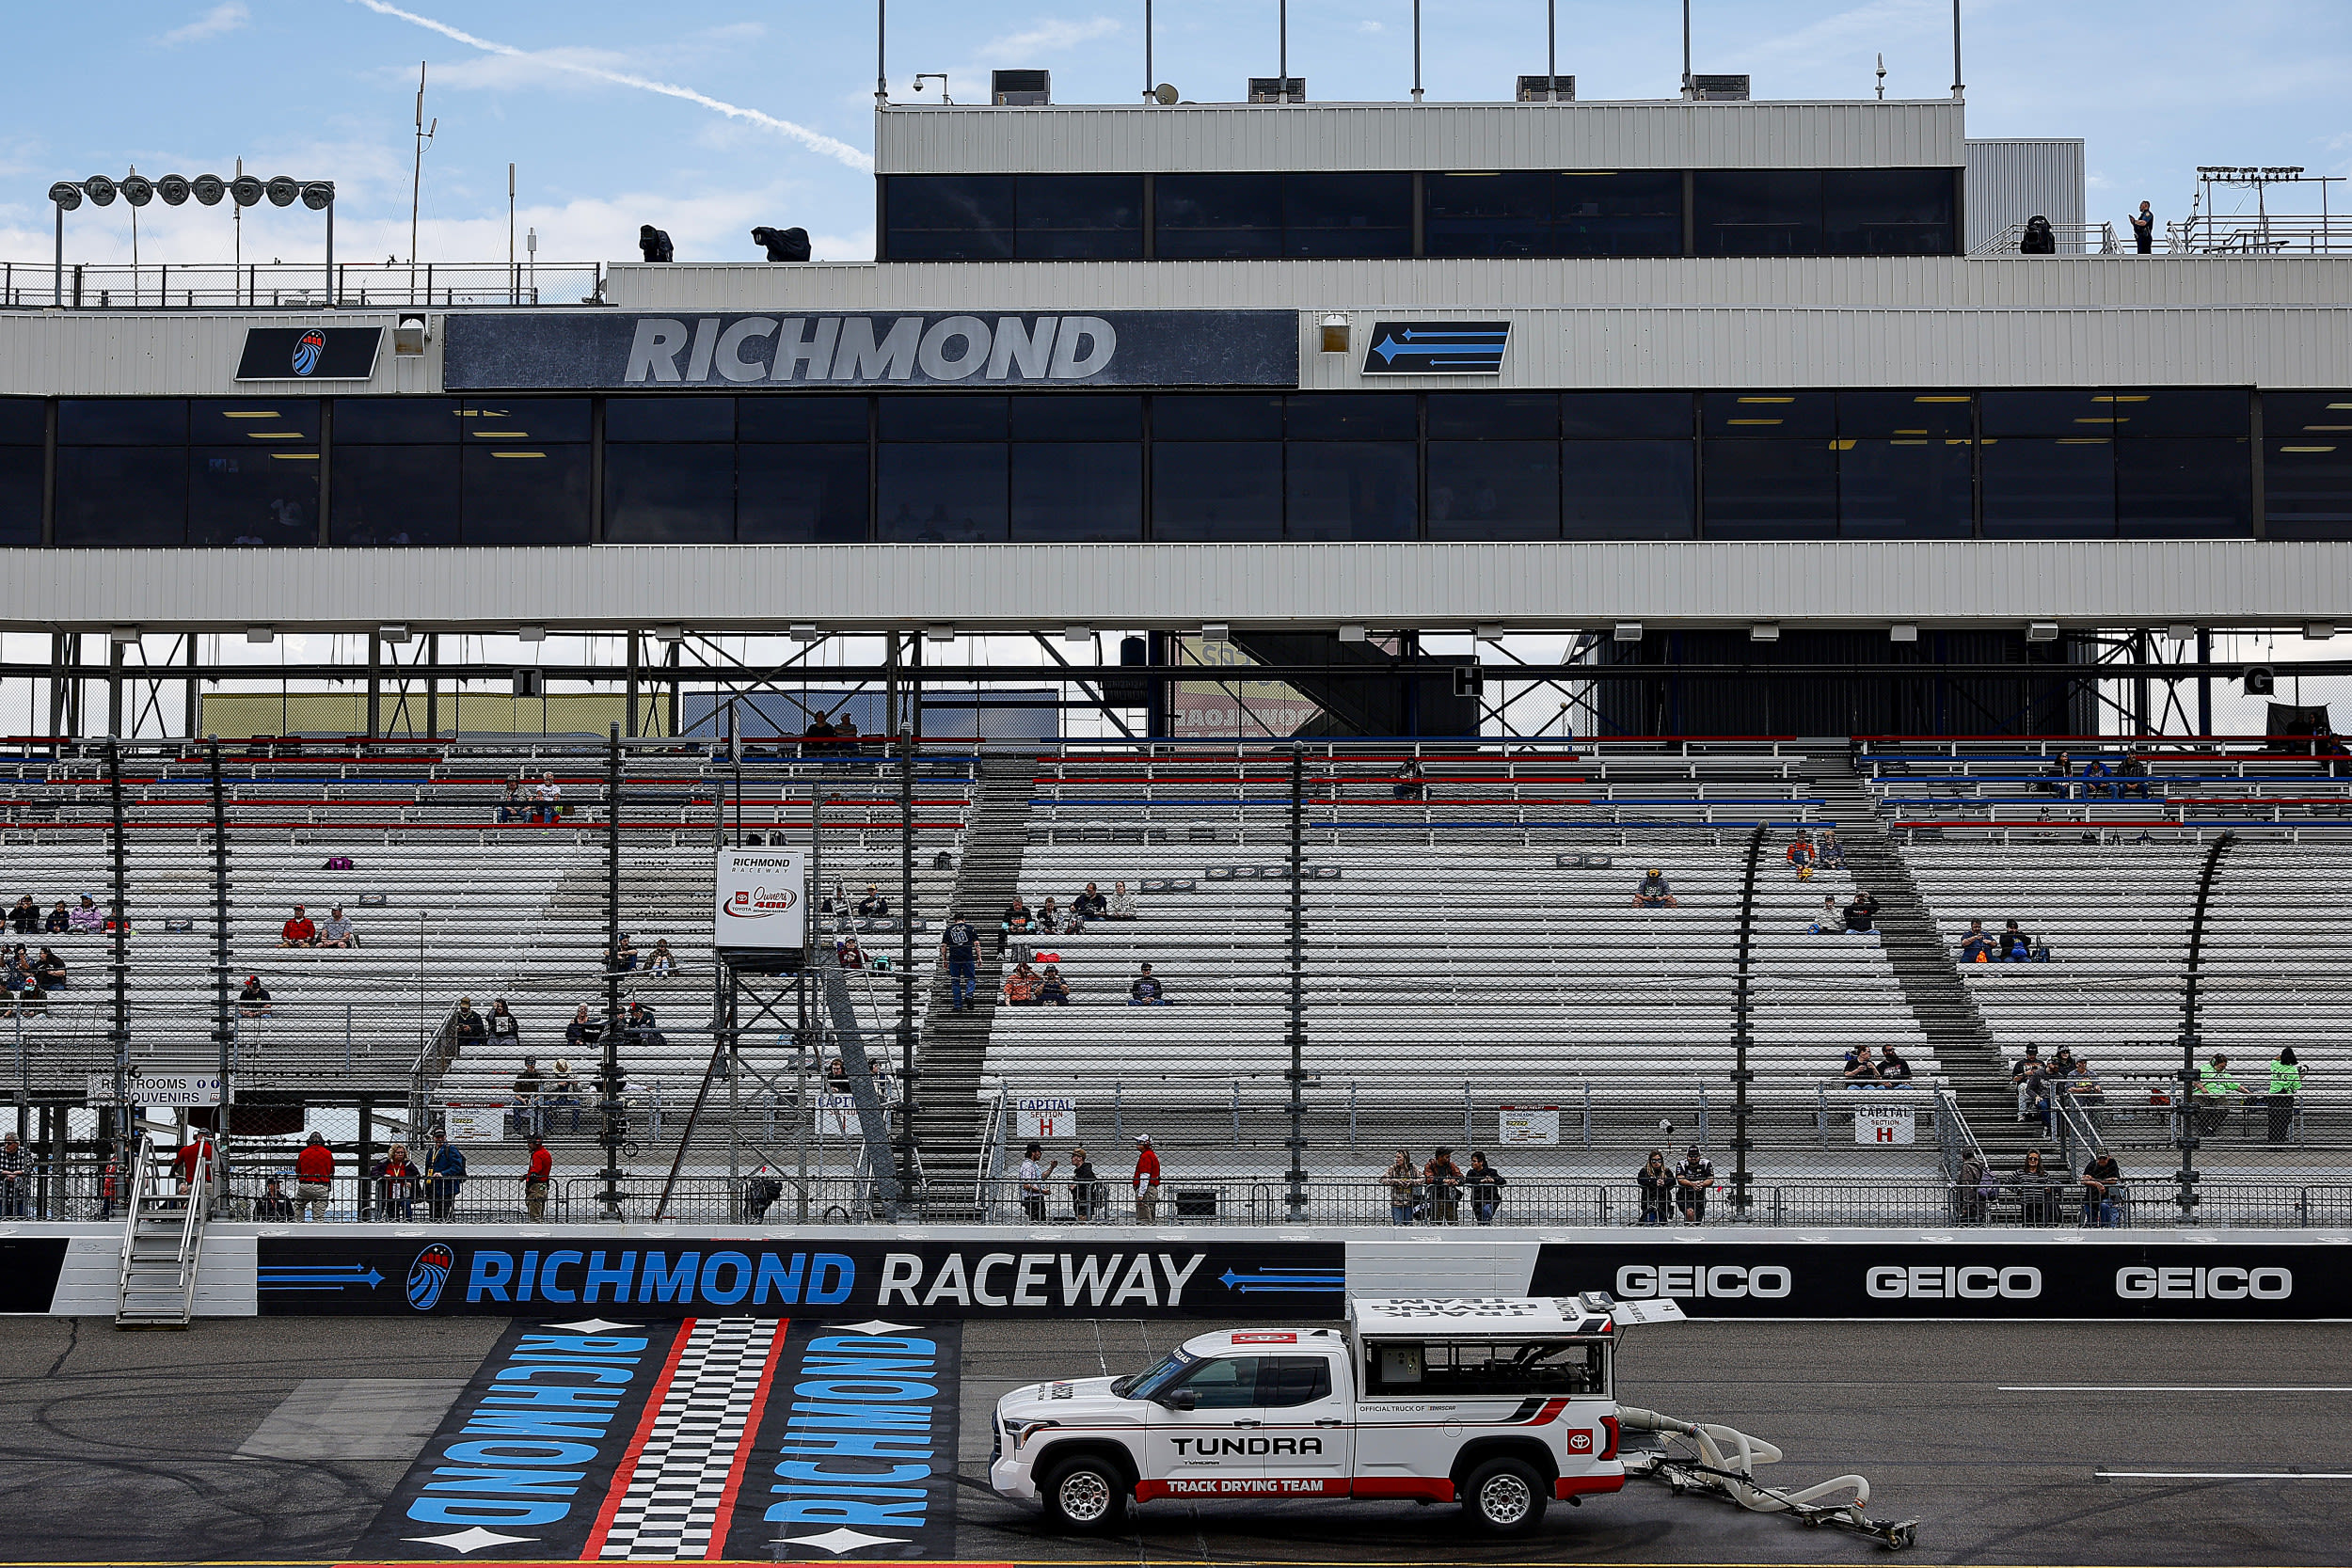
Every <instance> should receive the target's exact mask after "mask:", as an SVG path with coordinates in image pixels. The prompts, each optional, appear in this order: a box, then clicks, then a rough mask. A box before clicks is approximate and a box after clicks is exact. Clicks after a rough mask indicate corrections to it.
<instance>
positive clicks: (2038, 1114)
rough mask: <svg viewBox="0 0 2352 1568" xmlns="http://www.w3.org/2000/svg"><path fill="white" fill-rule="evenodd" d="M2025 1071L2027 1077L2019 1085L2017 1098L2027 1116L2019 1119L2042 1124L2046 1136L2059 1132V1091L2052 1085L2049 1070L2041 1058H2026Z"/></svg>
mask: <svg viewBox="0 0 2352 1568" xmlns="http://www.w3.org/2000/svg"><path fill="white" fill-rule="evenodd" d="M2024 1070H2025V1076H2024V1078H2023V1079H2022V1080H2021V1081H2020V1083H2019V1086H2018V1096H2017V1098H2018V1102H2019V1104H2020V1105H2022V1106H2023V1107H2024V1113H2025V1114H2024V1115H2023V1116H2021V1117H2019V1118H2018V1119H2019V1120H2021V1121H2025V1120H2032V1121H2038V1122H2040V1123H2041V1124H2042V1132H2044V1133H2045V1134H2046V1133H2050V1132H2057V1131H2058V1115H2057V1109H2058V1108H2057V1100H2058V1091H2057V1089H2056V1088H2055V1087H2054V1086H2053V1085H2052V1083H2051V1080H2050V1072H2049V1069H2047V1068H2046V1067H2044V1066H2043V1065H2042V1059H2041V1058H2040V1057H2038V1056H2036V1057H2028V1058H2026V1062H2025V1064H2024Z"/></svg>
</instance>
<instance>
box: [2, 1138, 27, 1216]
mask: <svg viewBox="0 0 2352 1568" xmlns="http://www.w3.org/2000/svg"><path fill="white" fill-rule="evenodd" d="M32 1169H33V1162H32V1157H31V1156H29V1155H27V1154H26V1153H25V1152H24V1145H23V1144H21V1143H19V1142H17V1140H16V1134H15V1133H13V1132H10V1133H9V1134H8V1136H7V1137H5V1138H0V1219H11V1220H21V1219H23V1218H24V1196H25V1194H26V1192H27V1190H28V1189H29V1186H30V1183H31V1179H32Z"/></svg>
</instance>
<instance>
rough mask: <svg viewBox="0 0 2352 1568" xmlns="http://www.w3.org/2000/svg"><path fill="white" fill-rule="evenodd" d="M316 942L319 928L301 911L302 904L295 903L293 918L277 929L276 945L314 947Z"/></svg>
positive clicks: (317, 942)
mask: <svg viewBox="0 0 2352 1568" xmlns="http://www.w3.org/2000/svg"><path fill="white" fill-rule="evenodd" d="M318 944H319V928H318V927H316V926H314V925H312V924H311V923H310V916H309V915H307V914H304V913H303V912H302V906H301V905H299V904H296V905H295V906H294V918H293V919H292V920H289V921H287V922H286V924H285V925H284V926H283V927H280V928H279V930H278V946H280V947H316V946H317V945H318Z"/></svg>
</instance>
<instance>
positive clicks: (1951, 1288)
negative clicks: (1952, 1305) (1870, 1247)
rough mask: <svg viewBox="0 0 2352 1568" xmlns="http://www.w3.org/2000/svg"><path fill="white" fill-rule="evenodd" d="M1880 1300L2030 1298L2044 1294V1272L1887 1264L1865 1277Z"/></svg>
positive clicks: (2021, 1268)
mask: <svg viewBox="0 0 2352 1568" xmlns="http://www.w3.org/2000/svg"><path fill="white" fill-rule="evenodd" d="M1863 1277H1864V1282H1865V1284H1866V1285H1867V1288H1868V1290H1869V1291H1870V1294H1871V1295H1872V1296H1873V1297H1875V1298H1876V1299H1878V1300H1880V1301H1991V1300H1993V1299H1994V1297H1996V1296H1998V1297H2005V1298H2007V1299H2009V1300H2010V1301H2030V1300H2032V1299H2033V1298H2034V1297H2036V1296H2038V1295H2040V1294H2041V1293H2042V1271H2041V1270H2040V1269H2035V1268H2027V1267H2026V1266H2025V1265H2023V1264H2015V1263H2012V1264H2010V1265H2008V1266H2007V1267H2003V1268H1995V1267H1994V1266H1993V1265H1992V1264H1990V1263H1961V1264H1957V1265H1954V1264H1950V1263H1941V1264H1939V1263H1915V1264H1912V1265H1911V1266H1909V1267H1905V1266H1903V1265H1901V1264H1899V1263H1885V1264H1881V1265H1880V1266H1878V1267H1876V1268H1873V1269H1871V1270H1870V1271H1869V1272H1868V1273H1867V1275H1864V1276H1863Z"/></svg>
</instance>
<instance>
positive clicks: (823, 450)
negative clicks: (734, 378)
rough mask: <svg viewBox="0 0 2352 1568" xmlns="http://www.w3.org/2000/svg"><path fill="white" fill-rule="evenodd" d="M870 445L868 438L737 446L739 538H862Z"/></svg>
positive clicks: (748, 541)
mask: <svg viewBox="0 0 2352 1568" xmlns="http://www.w3.org/2000/svg"><path fill="white" fill-rule="evenodd" d="M735 469H736V499H735V537H736V539H737V540H738V541H739V543H742V544H746V545H762V544H809V543H857V542H860V541H863V540H864V539H865V538H866V532H867V530H866V483H867V481H866V443H865V442H863V441H860V442H858V443H857V444H856V445H855V446H818V445H813V444H801V445H792V446H754V445H751V444H750V443H748V442H747V443H745V444H744V445H742V446H739V447H738V448H736V450H735Z"/></svg>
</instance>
